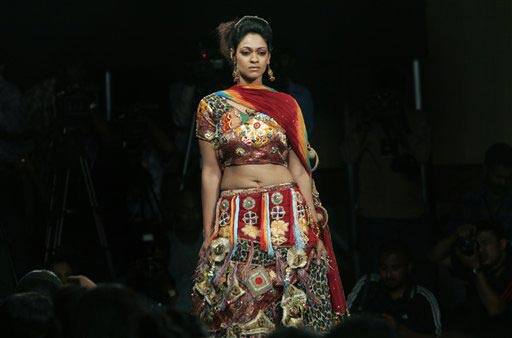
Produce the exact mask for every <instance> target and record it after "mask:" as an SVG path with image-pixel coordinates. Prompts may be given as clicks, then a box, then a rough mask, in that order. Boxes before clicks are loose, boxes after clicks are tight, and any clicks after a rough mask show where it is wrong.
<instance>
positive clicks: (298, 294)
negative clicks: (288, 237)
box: [192, 240, 336, 337]
mask: <svg viewBox="0 0 512 338" xmlns="http://www.w3.org/2000/svg"><path fill="white" fill-rule="evenodd" d="M293 250H294V248H293V247H291V248H290V247H280V248H279V249H278V250H277V251H276V252H277V254H276V255H275V256H269V255H268V253H266V252H265V251H261V250H260V249H259V248H258V246H257V245H255V243H254V242H250V241H245V240H243V241H241V242H240V246H239V248H238V249H237V251H236V252H235V253H234V255H233V256H231V255H229V254H228V255H226V256H225V258H224V260H223V261H220V262H216V261H214V260H208V261H204V262H201V263H200V264H199V266H198V268H197V270H196V275H195V284H194V289H193V292H192V299H193V314H194V315H197V316H198V317H199V318H200V319H201V320H202V321H203V322H204V324H205V325H206V326H207V328H208V330H209V332H210V334H211V335H212V336H213V337H252V336H258V337H259V336H265V335H268V334H270V333H272V331H274V329H275V328H276V327H278V326H294V327H300V328H308V329H310V330H313V331H316V332H319V333H323V332H327V331H329V330H330V329H331V328H332V326H334V325H335V322H336V316H335V313H334V312H333V310H332V305H331V301H330V294H329V285H328V281H327V276H326V273H327V268H328V267H327V262H326V260H324V259H322V258H320V257H318V256H317V255H316V251H315V250H314V249H309V250H308V251H307V252H304V257H305V263H306V264H304V265H301V266H293V265H289V264H288V260H289V259H288V255H290V254H291V255H293V253H291V252H292V251H293ZM244 258H245V259H244ZM259 262H261V263H263V264H259Z"/></svg>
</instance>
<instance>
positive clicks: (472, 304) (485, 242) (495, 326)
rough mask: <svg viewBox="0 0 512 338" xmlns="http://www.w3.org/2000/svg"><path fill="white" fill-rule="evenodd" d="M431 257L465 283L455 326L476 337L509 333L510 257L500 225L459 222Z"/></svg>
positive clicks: (511, 295)
mask: <svg viewBox="0 0 512 338" xmlns="http://www.w3.org/2000/svg"><path fill="white" fill-rule="evenodd" d="M430 256H431V259H432V260H433V261H434V262H437V263H438V264H439V265H441V266H445V267H448V268H450V269H451V272H452V274H453V275H454V276H455V277H457V278H460V279H462V280H464V281H465V282H466V299H465V301H464V302H463V303H462V304H461V306H460V309H458V311H455V313H456V314H458V316H455V318H454V320H453V321H454V324H453V326H454V328H455V329H458V330H461V331H463V332H465V333H470V334H472V335H473V336H475V337H508V336H510V331H511V330H510V326H509V324H508V323H509V322H510V319H512V317H511V314H512V313H511V312H512V309H511V306H510V304H511V301H512V256H511V254H510V250H509V241H508V239H507V238H506V234H505V231H504V229H503V227H501V225H500V224H498V223H493V222H489V221H482V222H479V223H476V224H466V225H462V226H460V227H459V228H458V229H457V231H456V232H455V233H454V234H452V235H450V236H448V237H446V238H444V239H443V240H441V241H440V242H439V243H438V244H437V245H436V246H435V247H434V249H433V250H432V252H431V254H430Z"/></svg>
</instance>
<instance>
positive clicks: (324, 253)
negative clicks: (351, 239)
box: [316, 238, 327, 258]
mask: <svg viewBox="0 0 512 338" xmlns="http://www.w3.org/2000/svg"><path fill="white" fill-rule="evenodd" d="M316 252H317V253H318V254H319V255H320V256H321V257H323V258H325V257H327V249H325V245H324V242H322V240H321V239H320V238H319V239H318V240H317V242H316Z"/></svg>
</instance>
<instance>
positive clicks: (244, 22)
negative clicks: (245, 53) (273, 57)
mask: <svg viewBox="0 0 512 338" xmlns="http://www.w3.org/2000/svg"><path fill="white" fill-rule="evenodd" d="M217 32H218V34H219V46H220V52H221V53H222V55H223V56H224V57H225V58H226V59H228V60H231V51H230V50H231V49H236V47H237V46H238V44H239V43H240V41H242V39H243V38H244V37H245V36H246V35H247V34H249V33H256V34H259V35H261V37H262V38H263V40H265V42H266V43H267V45H268V49H269V51H272V28H271V27H270V24H269V23H268V21H267V20H265V19H263V18H260V17H258V16H252V15H246V16H244V17H242V18H241V19H240V20H233V21H229V22H223V23H221V24H220V25H219V26H218V27H217Z"/></svg>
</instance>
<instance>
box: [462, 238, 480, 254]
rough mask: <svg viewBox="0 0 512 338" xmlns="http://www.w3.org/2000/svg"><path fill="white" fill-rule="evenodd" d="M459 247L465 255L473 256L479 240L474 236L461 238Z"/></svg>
mask: <svg viewBox="0 0 512 338" xmlns="http://www.w3.org/2000/svg"><path fill="white" fill-rule="evenodd" d="M457 247H458V248H459V250H460V252H461V253H462V254H463V255H464V256H472V255H473V254H474V253H475V250H476V247H477V242H476V240H475V239H474V238H459V239H458V241H457Z"/></svg>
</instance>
